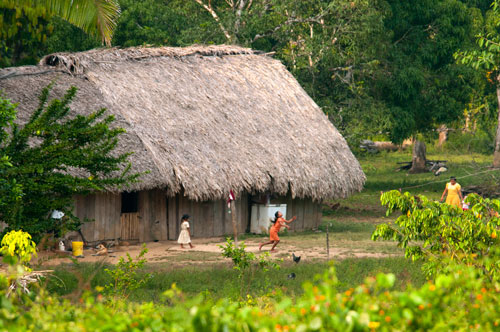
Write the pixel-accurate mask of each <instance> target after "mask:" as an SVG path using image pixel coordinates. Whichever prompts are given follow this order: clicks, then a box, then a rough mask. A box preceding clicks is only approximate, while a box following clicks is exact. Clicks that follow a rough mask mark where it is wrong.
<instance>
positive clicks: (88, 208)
mask: <svg viewBox="0 0 500 332" xmlns="http://www.w3.org/2000/svg"><path fill="white" fill-rule="evenodd" d="M120 209H121V196H120V194H112V193H99V194H94V195H88V196H76V197H75V211H74V213H75V215H76V216H77V217H78V218H80V219H82V220H83V219H85V218H88V219H91V220H92V219H93V220H94V221H92V222H88V223H84V224H83V225H82V233H83V236H85V240H87V241H89V242H93V241H100V240H113V239H116V238H118V237H120Z"/></svg>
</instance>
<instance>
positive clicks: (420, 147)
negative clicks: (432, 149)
mask: <svg viewBox="0 0 500 332" xmlns="http://www.w3.org/2000/svg"><path fill="white" fill-rule="evenodd" d="M425 155H426V151H425V143H424V142H421V141H419V140H415V143H414V144H413V157H412V160H411V162H412V164H411V168H410V173H412V174H414V173H423V172H426V171H427V170H426V169H425V161H426V160H427V159H426V157H425Z"/></svg>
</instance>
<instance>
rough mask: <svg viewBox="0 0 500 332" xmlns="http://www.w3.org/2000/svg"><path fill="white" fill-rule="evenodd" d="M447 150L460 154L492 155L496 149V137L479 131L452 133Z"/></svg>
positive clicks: (447, 142) (446, 145) (447, 143)
mask: <svg viewBox="0 0 500 332" xmlns="http://www.w3.org/2000/svg"><path fill="white" fill-rule="evenodd" d="M445 148H446V149H447V150H451V151H453V152H459V153H472V152H475V153H482V154H488V155H489V154H492V153H493V150H494V148H495V137H494V135H493V134H492V133H489V132H487V131H484V130H481V129H478V130H477V131H476V132H474V133H471V132H467V133H463V132H460V131H454V132H450V134H449V136H448V140H447V141H446V144H445Z"/></svg>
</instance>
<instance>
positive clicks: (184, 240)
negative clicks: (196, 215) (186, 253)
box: [177, 214, 194, 249]
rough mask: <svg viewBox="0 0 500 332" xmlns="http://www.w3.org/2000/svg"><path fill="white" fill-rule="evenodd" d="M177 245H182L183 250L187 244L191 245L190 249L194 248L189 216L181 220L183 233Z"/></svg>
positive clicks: (184, 216)
mask: <svg viewBox="0 0 500 332" xmlns="http://www.w3.org/2000/svg"><path fill="white" fill-rule="evenodd" d="M177 243H179V244H180V245H181V249H184V245H185V244H189V247H191V248H194V247H193V245H192V244H191V234H190V232H189V215H187V214H185V215H183V216H182V219H181V233H180V234H179V239H178V240H177Z"/></svg>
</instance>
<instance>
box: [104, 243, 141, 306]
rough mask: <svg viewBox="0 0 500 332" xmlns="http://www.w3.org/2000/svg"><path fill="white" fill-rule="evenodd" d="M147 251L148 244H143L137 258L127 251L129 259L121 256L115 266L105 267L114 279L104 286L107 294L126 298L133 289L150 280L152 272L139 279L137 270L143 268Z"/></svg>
mask: <svg viewBox="0 0 500 332" xmlns="http://www.w3.org/2000/svg"><path fill="white" fill-rule="evenodd" d="M147 252H148V248H146V244H143V246H142V250H141V252H140V253H139V255H137V257H136V258H135V259H133V258H132V257H131V256H130V254H129V253H127V260H125V258H123V257H120V260H119V261H118V264H116V266H115V267H114V268H112V269H104V271H105V272H106V273H107V274H108V275H109V276H110V277H111V279H112V282H111V283H109V284H107V285H106V286H105V287H104V290H105V291H106V294H108V295H111V296H114V297H115V298H117V297H121V298H123V299H126V298H128V297H129V295H130V293H131V292H132V291H134V290H136V289H137V288H139V287H141V286H142V285H144V284H145V283H146V282H147V281H148V279H149V277H150V274H146V275H144V276H142V278H141V279H139V278H138V275H137V272H138V271H139V270H140V269H142V268H143V267H144V264H145V263H146V259H145V258H144V255H145V254H146V253H147Z"/></svg>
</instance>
